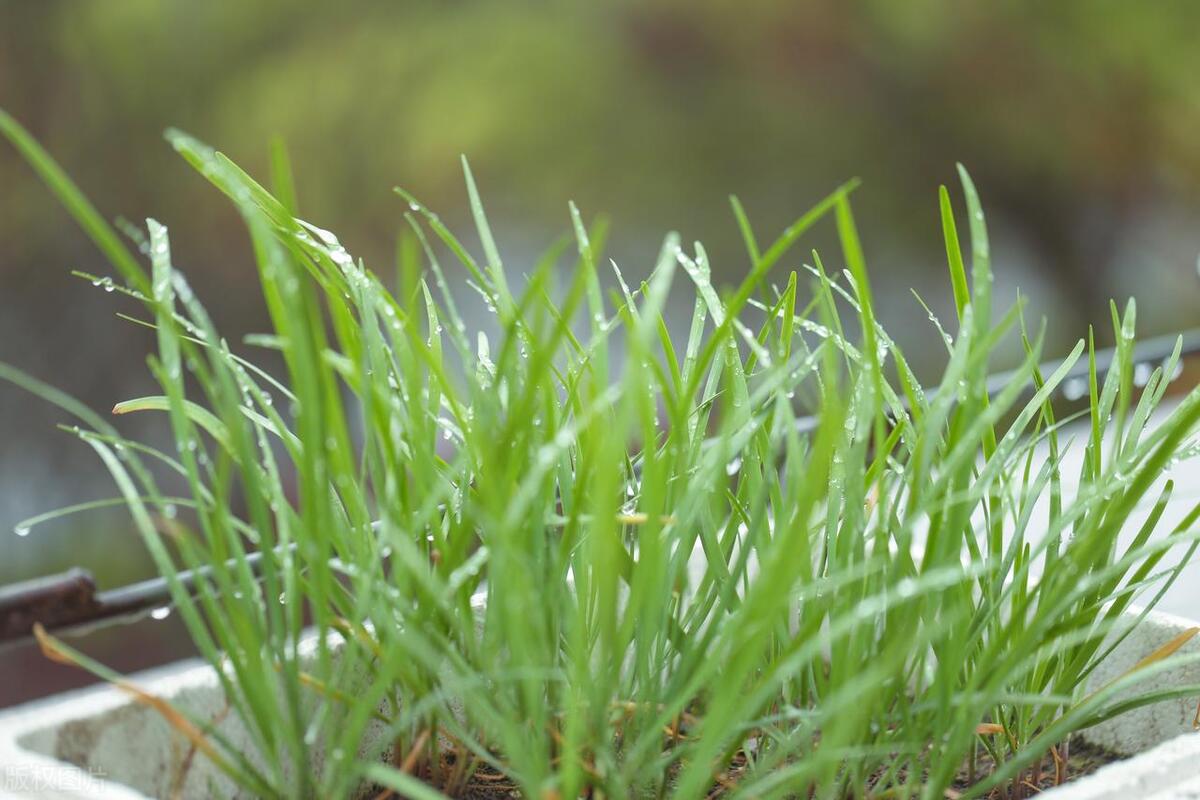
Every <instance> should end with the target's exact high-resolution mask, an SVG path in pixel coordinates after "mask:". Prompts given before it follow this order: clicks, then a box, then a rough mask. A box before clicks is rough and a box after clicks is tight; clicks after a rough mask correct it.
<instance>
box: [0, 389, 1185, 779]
mask: <svg viewBox="0 0 1200 800" xmlns="http://www.w3.org/2000/svg"><path fill="white" fill-rule="evenodd" d="M1171 405H1172V404H1167V403H1164V406H1165V407H1163V408H1161V409H1160V411H1159V412H1158V414H1156V415H1155V416H1156V417H1158V418H1159V419H1161V418H1162V416H1163V415H1165V414H1167V413H1169V412H1170V411H1171V408H1170V406H1171ZM1154 421H1155V420H1153V419H1152V421H1151V423H1150V424H1151V426H1153V424H1154ZM1080 452H1082V448H1077V451H1076V452H1074V453H1073V454H1072V457H1073V459H1075V460H1074V466H1072V464H1070V463H1067V464H1064V469H1063V473H1064V475H1071V474H1074V473H1077V471H1078V469H1077V466H1078V459H1079V458H1080V455H1079V453H1080ZM1068 460H1070V458H1069V459H1068ZM1170 477H1171V478H1173V479H1174V480H1175V483H1176V488H1175V492H1174V494H1173V496H1172V499H1171V502H1170V503H1169V504H1168V506H1167V509H1166V512H1165V513H1164V514H1163V517H1162V519H1161V521H1160V523H1159V525H1160V529H1161V530H1170V529H1171V528H1172V527H1174V526H1175V525H1176V524H1177V523H1178V522H1179V521H1180V520H1181V519H1182V518H1183V516H1184V515H1185V514H1186V513H1187V510H1188V509H1189V507H1190V505H1191V502H1194V501H1195V500H1196V499H1197V498H1198V497H1200V468H1197V461H1195V460H1191V461H1185V462H1183V463H1182V464H1179V465H1176V466H1175V467H1174V468H1173V469H1172V470H1171V475H1170ZM1073 488H1074V487H1071V486H1069V485H1068V481H1064V486H1063V490H1064V493H1066V494H1067V495H1068V496H1070V494H1072V493H1073ZM1189 501H1190V502H1189ZM1149 511H1150V505H1149V504H1147V505H1146V506H1145V508H1142V509H1139V510H1138V512H1135V514H1134V515H1133V517H1131V519H1130V520H1129V524H1128V525H1126V526H1125V530H1124V531H1123V532H1122V534H1121V537H1120V538H1121V540H1122V542H1128V537H1130V536H1132V535H1133V533H1134V532H1136V530H1137V528H1138V526H1139V524H1140V522H1141V519H1144V518H1145V516H1146V514H1148V513H1149ZM1139 515H1140V517H1141V518H1140V519H1139ZM1173 563H1175V561H1174V557H1173V556H1172V557H1168V559H1167V560H1166V561H1165V562H1164V563H1163V564H1162V566H1163V567H1167V566H1169V565H1170V564H1173ZM1197 572H1200V561H1198V562H1197V564H1194V565H1190V566H1189V569H1188V570H1186V571H1185V573H1184V574H1183V575H1182V576H1181V578H1180V580H1177V581H1176V582H1175V583H1174V585H1173V586H1172V587H1171V588H1170V590H1169V591H1168V592H1167V593H1166V594H1165V595H1164V596H1163V597H1162V599H1161V601H1160V603H1159V606H1158V608H1159V609H1162V610H1164V611H1173V612H1175V613H1182V614H1183V615H1184V616H1173V615H1171V614H1168V613H1161V612H1159V611H1156V612H1153V613H1151V614H1149V615H1148V616H1147V617H1146V618H1145V619H1144V620H1143V621H1142V623H1141V624H1140V625H1139V626H1138V627H1137V628H1135V629H1134V631H1133V632H1132V633H1131V634H1130V635H1129V636H1128V637H1127V638H1126V639H1125V641H1123V642H1122V643H1121V645H1120V646H1119V647H1117V648H1116V649H1115V650H1114V651H1113V652H1112V653H1111V654H1110V656H1109V657H1108V659H1107V660H1106V661H1105V662H1104V663H1103V664H1101V665H1100V667H1099V668H1097V669H1096V671H1095V672H1094V673H1093V674H1092V676H1091V679H1090V682H1091V686H1092V687H1099V686H1102V685H1104V684H1105V683H1107V682H1109V681H1110V680H1112V679H1113V678H1115V677H1117V676H1119V675H1122V674H1124V673H1125V672H1126V671H1128V670H1129V668H1130V667H1132V666H1133V665H1134V664H1135V663H1137V662H1138V661H1139V660H1140V659H1141V658H1143V657H1144V656H1146V655H1148V654H1150V653H1152V652H1154V651H1155V650H1156V649H1157V648H1158V647H1160V646H1161V645H1163V644H1166V643H1167V642H1169V641H1171V640H1172V639H1174V638H1175V637H1176V636H1177V635H1178V634H1180V633H1181V632H1182V631H1184V630H1186V629H1187V628H1190V627H1192V626H1194V625H1197V624H1200V623H1194V622H1192V621H1190V619H1187V618H1185V617H1189V618H1196V617H1197V616H1200V615H1198V613H1197V612H1198V611H1200V580H1198V579H1197V578H1198V577H1200V576H1198V575H1197ZM1179 654H1180V655H1183V654H1200V636H1198V637H1196V638H1194V639H1192V640H1190V641H1188V642H1187V644H1185V645H1184V646H1183V647H1182V648H1181V649H1180V651H1179ZM132 680H133V681H134V682H135V683H136V684H137V685H138V686H140V687H142V688H144V689H146V690H147V691H149V692H152V693H153V694H155V695H158V696H160V697H164V698H166V699H168V700H170V701H171V702H172V703H173V704H175V705H177V706H179V707H181V708H184V709H187V710H190V711H191V712H192V713H193V714H195V715H196V716H197V717H199V718H201V719H214V718H216V717H217V716H218V714H219V713H220V711H221V709H222V708H223V707H224V705H225V703H224V696H223V693H222V691H221V689H220V687H219V684H218V682H217V680H216V676H215V674H214V673H213V671H212V670H211V669H210V668H209V667H208V666H207V665H205V664H203V663H200V662H198V661H188V662H182V663H179V664H176V665H172V666H168V667H163V668H161V669H158V670H152V671H149V672H145V673H142V674H140V675H135V676H133V677H132ZM1197 683H1200V661H1197V660H1188V662H1187V663H1185V664H1182V665H1180V666H1179V667H1177V668H1175V669H1174V670H1167V671H1163V672H1160V673H1157V674H1155V675H1154V676H1153V677H1152V678H1150V679H1148V680H1145V681H1143V682H1142V683H1141V684H1140V686H1139V687H1138V690H1139V691H1146V690H1151V689H1155V688H1167V687H1175V686H1179V685H1182V684H1197ZM1196 703H1197V699H1191V700H1170V701H1164V702H1161V703H1157V704H1155V705H1152V706H1146V707H1144V708H1141V709H1138V710H1136V711H1133V712H1130V713H1128V714H1124V715H1122V716H1120V717H1117V718H1115V719H1112V720H1109V721H1108V722H1105V723H1102V724H1100V725H1097V726H1095V727H1093V728H1090V729H1088V730H1085V731H1083V732H1081V733H1080V734H1078V735H1079V736H1081V737H1082V738H1083V739H1084V740H1086V741H1088V742H1091V743H1094V744H1096V745H1099V746H1101V747H1103V748H1105V749H1107V750H1109V751H1111V752H1113V753H1116V754H1119V755H1123V756H1129V757H1128V758H1126V759H1124V760H1122V761H1118V762H1115V763H1113V764H1110V765H1108V766H1105V767H1103V768H1101V769H1100V770H1098V771H1097V772H1096V773H1095V774H1093V775H1090V776H1088V777H1085V778H1082V779H1080V780H1078V781H1075V782H1072V783H1069V784H1067V785H1065V786H1062V787H1059V788H1057V789H1053V790H1051V791H1050V792H1047V793H1043V794H1041V795H1039V797H1047V798H1050V799H1051V800H1167V798H1197V799H1198V800H1200V769H1198V767H1200V734H1197V733H1194V732H1193V720H1194V719H1195V718H1196ZM220 728H221V731H222V733H224V735H225V736H227V737H229V739H230V740H231V741H233V742H237V743H241V742H244V743H245V744H246V746H245V748H244V749H245V751H246V752H252V751H253V748H252V747H251V745H250V740H249V737H248V735H247V733H246V731H245V729H244V728H243V727H242V725H241V722H240V721H239V720H238V719H237V718H236V715H235V714H229V715H228V716H226V717H225V718H224V720H223V721H222V722H221V724H220ZM187 752H188V746H187V742H186V741H185V740H184V739H183V738H182V736H181V735H179V734H177V733H175V732H174V730H173V729H172V728H171V727H170V726H169V725H168V724H167V723H166V722H165V721H164V720H163V719H162V718H161V717H160V716H159V715H158V713H157V712H155V711H153V710H151V709H148V708H146V707H144V706H142V705H139V704H138V703H136V702H134V701H133V700H132V699H130V698H129V696H128V695H126V694H124V693H123V692H121V691H120V690H118V689H115V688H112V687H107V686H101V687H97V688H92V689H84V690H80V691H76V692H70V693H67V694H63V695H59V696H56V697H52V698H49V699H47V700H42V701H38V702H34V703H30V704H28V705H25V706H21V707H18V708H15V709H12V710H9V711H3V712H0V800H9V798H20V800H30V799H31V798H41V799H42V800H49V798H64V799H68V800H134V798H139V799H140V800H145V798H148V797H155V798H157V797H166V796H168V795H169V793H170V791H171V789H172V786H173V785H174V783H175V781H176V779H177V776H178V775H179V774H180V771H181V769H182V767H181V762H182V760H183V759H184V757H185V755H186V753H187ZM182 794H183V797H185V798H193V797H195V798H207V797H246V796H247V795H245V794H244V793H239V791H238V789H237V787H236V786H234V785H233V784H232V783H231V782H230V781H229V780H228V779H227V778H225V777H224V776H223V775H222V774H220V773H219V772H218V771H217V770H216V769H215V768H214V767H213V766H212V765H211V764H210V763H209V762H208V761H207V760H206V759H205V758H204V757H203V756H202V755H199V754H197V755H196V756H195V758H194V759H193V761H192V763H191V764H190V766H189V767H188V769H187V771H186V774H185V779H184V781H183V792H182Z"/></svg>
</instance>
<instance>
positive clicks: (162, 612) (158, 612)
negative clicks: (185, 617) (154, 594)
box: [150, 606, 171, 619]
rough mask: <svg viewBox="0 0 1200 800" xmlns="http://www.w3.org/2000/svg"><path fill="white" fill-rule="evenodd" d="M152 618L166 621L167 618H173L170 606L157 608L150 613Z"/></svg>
mask: <svg viewBox="0 0 1200 800" xmlns="http://www.w3.org/2000/svg"><path fill="white" fill-rule="evenodd" d="M150 616H151V617H152V618H153V619H166V618H167V617H169V616H171V607H170V606H161V607H159V608H156V609H154V610H153V611H151V612H150Z"/></svg>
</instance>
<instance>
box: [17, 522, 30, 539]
mask: <svg viewBox="0 0 1200 800" xmlns="http://www.w3.org/2000/svg"><path fill="white" fill-rule="evenodd" d="M13 533H15V534H16V535H17V536H21V537H25V536H28V535H29V526H28V525H17V526H16V527H14V528H13Z"/></svg>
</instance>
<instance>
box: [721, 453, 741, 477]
mask: <svg viewBox="0 0 1200 800" xmlns="http://www.w3.org/2000/svg"><path fill="white" fill-rule="evenodd" d="M741 468H742V459H741V457H740V456H739V457H737V458H735V459H733V460H732V461H730V462H729V463H728V464H726V465H725V474H726V475H737V474H738V470H740V469H741Z"/></svg>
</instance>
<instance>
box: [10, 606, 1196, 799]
mask: <svg viewBox="0 0 1200 800" xmlns="http://www.w3.org/2000/svg"><path fill="white" fill-rule="evenodd" d="M1192 624H1193V623H1191V622H1190V621H1188V620H1186V619H1182V618H1180V617H1174V616H1171V615H1167V614H1161V613H1157V612H1156V613H1152V614H1150V615H1149V616H1147V618H1146V619H1145V620H1143V621H1142V623H1141V625H1140V626H1139V627H1137V628H1136V629H1135V630H1134V632H1133V633H1132V634H1130V636H1129V637H1128V638H1127V639H1126V640H1125V641H1124V642H1122V643H1121V645H1120V646H1119V647H1118V648H1117V649H1116V650H1114V651H1113V653H1112V654H1111V655H1110V656H1109V658H1108V659H1107V660H1106V661H1105V662H1104V663H1103V664H1102V665H1101V666H1100V668H1098V669H1097V670H1096V672H1095V673H1094V674H1093V675H1092V679H1091V680H1092V685H1093V686H1099V685H1102V684H1104V683H1106V682H1108V681H1109V680H1111V679H1112V678H1115V677H1117V676H1118V675H1120V674H1122V673H1124V672H1125V671H1126V670H1128V669H1129V668H1130V667H1131V666H1133V664H1134V663H1136V662H1137V661H1138V660H1139V659H1141V658H1142V657H1143V656H1145V655H1146V654H1147V653H1150V652H1153V651H1154V650H1155V649H1157V648H1158V647H1159V646H1160V645H1163V644H1165V643H1166V642H1168V641H1170V640H1171V639H1173V638H1174V637H1175V636H1176V635H1178V634H1179V633H1180V632H1181V631H1183V630H1184V629H1186V628H1188V627H1191V626H1192ZM1180 652H1181V653H1200V637H1198V638H1197V639H1193V640H1191V641H1189V642H1188V643H1187V644H1186V645H1185V646H1184V648H1183V649H1182V650H1181V651H1180ZM132 680H133V682H134V683H136V684H137V685H138V686H140V687H142V688H144V689H146V690H147V691H150V692H152V693H154V694H156V695H158V696H161V697H164V698H167V699H169V700H170V701H171V702H172V703H174V704H175V705H177V706H179V707H181V708H184V709H187V710H189V711H191V712H192V713H194V714H196V715H197V716H198V717H200V718H201V719H214V718H217V717H218V716H219V714H220V712H221V709H222V708H223V707H224V705H225V704H224V697H223V694H222V691H221V689H220V686H219V685H218V682H217V680H216V676H215V674H214V672H213V671H212V669H211V668H210V667H208V666H207V665H205V664H203V663H201V662H198V661H187V662H182V663H179V664H175V665H172V666H168V667H163V668H160V669H157V670H151V671H149V672H144V673H141V674H139V675H135V676H133V678H132ZM1181 683H1200V662H1195V661H1191V662H1189V663H1187V664H1185V665H1181V666H1180V667H1178V668H1177V669H1175V670H1172V671H1165V672H1162V673H1160V674H1158V675H1156V676H1154V677H1153V678H1152V679H1151V680H1149V681H1147V682H1145V683H1144V684H1143V685H1142V688H1143V689H1150V688H1155V687H1159V686H1162V687H1166V686H1176V685H1179V684H1181ZM1195 714H1196V700H1171V701H1165V702H1162V703H1158V704H1155V705H1153V706H1147V707H1145V708H1142V709H1139V710H1137V711H1133V712H1131V713H1129V714H1125V715H1123V716H1121V717H1118V718H1116V719H1113V720H1110V721H1108V722H1105V723H1102V724H1100V725H1097V726H1095V727H1094V728H1091V729H1088V730H1086V731H1083V732H1082V733H1081V734H1078V735H1079V736H1081V737H1082V738H1083V739H1085V740H1087V741H1088V742H1091V743H1094V744H1097V745H1099V746H1101V747H1104V748H1106V749H1108V750H1110V751H1112V752H1114V753H1119V754H1122V755H1129V756H1132V757H1131V758H1128V759H1126V760H1124V761H1118V762H1115V763H1113V764H1110V765H1108V766H1106V767H1103V768H1102V769H1100V770H1099V771H1098V772H1096V773H1095V774H1093V775H1091V776H1088V777H1086V778H1082V779H1080V780H1079V781H1076V782H1073V783H1070V784H1067V785H1065V786H1063V787H1060V788H1058V789H1054V790H1052V791H1051V792H1049V793H1047V794H1043V795H1040V796H1044V797H1050V798H1053V800H1109V799H1110V798H1111V800H1118V798H1119V799H1120V800H1126V799H1129V798H1146V799H1147V800H1150V799H1151V798H1153V799H1155V800H1160V799H1161V800H1166V798H1184V797H1200V773H1198V772H1197V770H1196V767H1197V765H1200V735H1197V734H1195V733H1192V721H1193V718H1194V717H1195ZM220 728H221V730H222V732H223V733H224V734H225V735H226V736H228V737H230V739H231V740H232V741H234V742H245V743H246V747H245V749H246V751H247V752H249V751H251V750H252V749H253V748H252V747H251V744H250V741H249V737H248V736H247V733H246V731H245V729H244V727H242V725H241V722H240V721H239V720H238V719H237V718H236V715H235V714H229V715H228V716H226V717H224V719H223V721H222V722H221V723H220ZM188 752H189V748H188V743H187V741H186V739H184V738H183V737H182V736H181V735H180V734H178V733H176V732H175V731H174V730H173V729H172V728H171V727H170V726H169V725H168V724H167V723H166V722H165V721H164V720H163V719H162V717H160V716H159V714H158V713H157V712H155V711H154V710H152V709H149V708H147V707H145V706H143V705H140V704H138V703H136V702H134V701H133V700H132V699H131V698H130V697H129V696H128V695H127V694H125V693H123V692H122V691H120V690H119V689H116V688H113V687H109V686H100V687H95V688H89V689H82V690H79V691H74V692H69V693H66V694H62V695H59V696H56V697H52V698H49V699H47V700H41V701H37V702H34V703H30V704H28V705H25V706H20V707H18V708H15V709H12V710H9V711H5V712H2V713H0V798H3V799H4V800H9V798H12V799H13V800H16V799H17V798H20V800H31V799H32V798H40V799H41V800H49V799H50V798H55V799H56V800H57V799H58V798H63V800H135V798H136V799H138V800H145V798H148V797H153V798H161V797H167V796H169V794H170V792H171V790H172V787H173V786H176V785H177V783H176V782H177V781H178V780H179V776H180V774H181V773H183V774H184V778H183V779H182V783H181V784H179V785H182V788H183V792H182V796H183V797H186V798H192V797H196V798H199V797H246V795H245V794H244V793H239V791H238V789H237V787H235V786H234V785H233V784H232V783H231V782H230V781H229V780H228V779H227V778H225V777H224V776H223V775H222V774H220V773H219V772H218V771H217V770H216V769H215V768H214V767H213V766H212V764H211V763H209V762H208V761H207V760H206V759H205V758H204V757H203V756H202V755H200V754H196V755H195V756H194V758H193V759H192V760H191V763H190V765H188V764H187V761H186V759H187V753H188ZM185 765H186V772H185V771H184V770H185Z"/></svg>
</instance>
